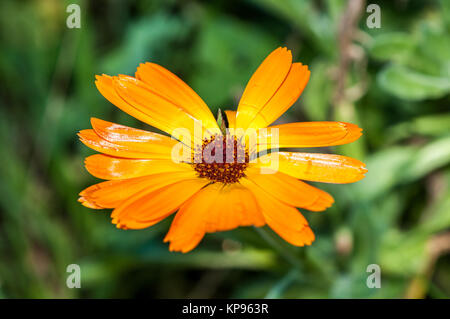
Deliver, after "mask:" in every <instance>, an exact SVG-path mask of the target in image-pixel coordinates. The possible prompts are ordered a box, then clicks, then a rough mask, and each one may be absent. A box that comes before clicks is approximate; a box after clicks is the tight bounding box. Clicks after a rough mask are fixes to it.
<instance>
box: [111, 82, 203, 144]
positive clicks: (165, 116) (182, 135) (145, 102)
mask: <svg viewBox="0 0 450 319" xmlns="http://www.w3.org/2000/svg"><path fill="white" fill-rule="evenodd" d="M113 85H114V89H115V90H116V92H117V93H118V95H119V96H120V97H121V98H122V99H123V100H124V101H126V102H127V103H128V104H129V105H131V106H132V107H133V108H135V109H137V110H139V111H140V112H142V113H144V114H146V115H147V116H148V117H149V118H151V121H150V122H148V124H150V125H152V126H154V127H157V128H159V129H160V130H163V131H165V132H167V133H168V134H172V135H173V136H174V137H176V138H177V139H182V140H183V141H188V140H192V137H196V138H197V139H198V138H199V139H200V140H201V134H202V132H203V130H204V127H203V126H202V122H201V121H200V120H199V119H198V118H195V117H193V116H192V115H190V114H188V113H186V112H185V110H184V109H182V108H181V107H178V106H177V105H175V104H173V103H172V102H171V101H169V100H167V99H165V98H164V97H162V96H160V95H158V94H156V93H155V92H153V91H152V90H151V88H150V87H149V86H148V85H147V84H145V83H144V82H143V81H140V80H138V79H136V78H134V77H131V76H125V75H120V76H118V77H115V78H114V80H113ZM180 129H181V130H182V131H179V130H180ZM185 131H186V132H185Z"/></svg>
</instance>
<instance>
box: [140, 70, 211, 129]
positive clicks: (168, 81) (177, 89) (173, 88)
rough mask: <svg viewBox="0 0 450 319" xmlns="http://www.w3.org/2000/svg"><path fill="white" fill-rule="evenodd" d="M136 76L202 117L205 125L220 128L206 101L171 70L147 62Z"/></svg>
mask: <svg viewBox="0 0 450 319" xmlns="http://www.w3.org/2000/svg"><path fill="white" fill-rule="evenodd" d="M136 78H138V79H139V80H142V81H143V82H145V83H146V84H147V85H148V89H149V90H150V91H151V92H153V93H155V94H158V95H160V96H161V97H163V98H165V99H166V100H168V101H170V102H171V103H172V104H173V105H176V106H177V107H179V108H181V109H183V110H184V111H185V112H187V113H188V114H190V115H192V116H193V117H196V118H198V119H200V120H201V121H202V124H203V126H204V127H206V128H208V129H212V130H214V129H215V130H216V131H218V130H219V127H218V126H217V122H216V120H215V119H214V116H213V114H212V113H211V111H210V110H209V108H208V106H207V105H206V104H205V102H203V100H202V99H201V98H200V97H199V96H198V95H197V93H195V92H194V90H192V89H191V88H190V87H189V86H188V85H187V84H186V83H185V82H183V81H182V80H181V79H180V78H179V77H177V76H176V75H175V74H173V73H172V72H170V71H169V70H167V69H165V68H163V67H162V66H160V65H158V64H155V63H148V62H147V63H144V64H141V65H140V66H139V67H138V69H137V71H136Z"/></svg>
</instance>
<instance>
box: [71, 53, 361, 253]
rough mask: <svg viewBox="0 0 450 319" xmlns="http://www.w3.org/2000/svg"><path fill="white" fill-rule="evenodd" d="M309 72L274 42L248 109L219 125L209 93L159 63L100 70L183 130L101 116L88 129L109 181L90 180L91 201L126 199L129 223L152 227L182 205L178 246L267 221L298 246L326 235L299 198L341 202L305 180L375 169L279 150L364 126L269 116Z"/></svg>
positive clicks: (173, 246)
mask: <svg viewBox="0 0 450 319" xmlns="http://www.w3.org/2000/svg"><path fill="white" fill-rule="evenodd" d="M309 75H310V72H309V70H308V67H307V66H305V65H303V64H301V63H292V55H291V52H290V51H289V50H287V49H286V48H278V49H276V50H275V51H273V52H272V53H271V54H270V55H269V56H268V57H267V58H266V59H265V60H264V61H263V63H262V64H261V65H260V66H259V68H258V69H257V70H256V72H255V73H254V74H253V76H252V77H251V79H250V81H249V82H248V84H247V87H246V88H245V91H244V93H243V95H242V97H241V100H240V102H239V105H238V107H237V111H225V113H226V118H227V121H226V122H227V123H228V130H226V131H225V129H224V127H223V122H224V119H222V120H221V121H220V122H221V125H220V126H219V125H218V124H217V121H216V120H215V118H214V116H213V115H212V113H211V112H210V110H209V108H208V107H207V105H206V104H205V102H203V100H202V99H201V98H200V97H199V96H198V95H197V94H196V93H195V92H194V91H193V90H192V89H191V88H190V87H189V86H188V85H187V84H185V83H184V82H183V81H182V80H180V79H179V78H178V77H177V76H175V75H174V74H173V73H171V72H170V71H168V70H166V69H165V68H163V67H161V66H159V65H157V64H154V63H145V64H141V65H140V66H139V67H138V69H137V71H136V74H135V77H131V76H126V75H119V76H108V75H102V76H97V80H96V85H97V88H98V90H99V91H100V93H101V94H102V95H103V96H104V97H105V98H106V99H107V100H109V101H110V102H111V103H113V104H114V105H116V106H117V107H119V108H120V109H121V110H123V111H124V112H126V113H128V114H129V115H131V116H133V117H135V118H137V119H139V120H141V121H142V122H145V123H147V124H149V125H151V126H153V127H155V128H158V129H160V130H162V131H164V132H167V133H168V134H171V135H172V138H171V137H169V136H165V135H162V134H158V133H154V132H148V131H144V130H139V129H135V128H131V127H127V126H123V125H119V124H114V123H110V122H106V121H103V120H100V119H96V118H92V119H91V123H92V128H93V129H88V130H82V131H81V132H79V136H80V139H81V141H82V142H83V143H84V144H85V145H87V146H88V147H90V148H92V149H94V150H96V151H98V152H101V153H102V154H96V155H92V156H89V157H87V158H86V161H85V164H86V168H87V170H88V171H89V172H90V173H91V174H92V175H94V176H95V177H98V178H101V179H105V180H107V181H105V182H102V183H99V184H96V185H93V186H91V187H89V188H87V189H85V190H83V191H82V192H81V193H80V198H79V201H80V202H81V203H82V204H83V205H84V206H86V207H89V208H94V209H104V208H112V209H114V210H113V212H112V214H111V217H112V222H113V223H114V224H116V225H117V227H118V228H122V229H142V228H147V227H150V226H152V225H155V224H156V223H158V222H160V221H161V220H163V219H165V218H166V217H169V216H170V215H172V214H173V213H175V212H176V215H175V217H174V219H173V221H172V225H171V227H170V230H169V232H168V234H167V235H166V237H165V239H164V241H165V242H167V241H168V242H170V246H169V249H170V250H171V251H182V252H187V251H190V250H192V249H193V248H195V247H196V246H197V245H198V243H199V242H200V241H201V239H202V238H203V237H204V235H205V233H211V232H217V231H225V230H231V229H234V228H236V227H238V226H251V225H252V226H256V227H261V226H263V225H266V224H267V225H268V226H269V227H270V228H272V229H273V230H274V231H275V232H276V233H277V234H278V235H279V236H280V237H282V238H283V239H285V240H286V241H287V242H289V243H291V244H293V245H296V246H303V245H310V244H311V242H312V241H313V240H314V234H313V232H312V231H311V229H310V227H309V226H308V222H307V221H306V219H305V218H304V217H303V215H302V214H301V213H300V212H299V210H298V209H297V208H304V209H307V210H310V211H323V210H325V209H326V208H328V207H330V206H331V205H332V204H333V202H334V200H333V198H332V197H331V196H330V195H329V194H328V193H326V192H324V191H322V190H320V189H318V188H316V187H313V186H311V185H309V184H307V183H305V182H303V181H301V180H306V181H315V182H325V183H352V182H356V181H358V180H360V179H362V178H363V177H364V173H365V172H366V171H367V170H366V169H365V168H364V164H363V163H362V162H360V161H358V160H356V159H353V158H349V157H345V156H340V155H331V154H317V153H300V152H288V151H286V152H284V151H279V149H282V148H304V147H324V146H332V145H341V144H346V143H350V142H353V141H355V140H356V139H358V138H359V137H360V136H361V129H360V128H359V127H358V126H356V125H354V124H349V123H344V122H302V123H289V124H281V125H275V126H269V125H270V124H272V123H273V122H274V121H275V120H276V119H278V118H279V117H280V116H281V115H282V114H283V113H284V112H285V111H286V110H287V109H288V108H289V107H290V106H291V105H292V104H293V103H294V102H295V101H296V100H297V99H298V98H299V96H300V94H301V93H302V91H303V89H304V88H305V86H306V84H307V82H308V79H309ZM249 132H252V133H251V134H250V133H249ZM173 137H175V138H173ZM253 137H255V138H253ZM186 149H187V150H188V151H187V152H186ZM180 154H181V155H180ZM230 154H231V155H230ZM218 155H220V156H218ZM224 157H225V160H224Z"/></svg>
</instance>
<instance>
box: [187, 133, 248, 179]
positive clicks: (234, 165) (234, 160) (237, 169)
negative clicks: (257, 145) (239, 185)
mask: <svg viewBox="0 0 450 319" xmlns="http://www.w3.org/2000/svg"><path fill="white" fill-rule="evenodd" d="M192 158H193V162H194V169H195V170H196V171H197V173H198V176H199V177H204V178H207V179H209V180H210V181H212V182H221V183H224V184H232V183H236V182H238V181H239V179H240V178H242V177H244V176H245V169H246V168H247V166H248V163H249V153H248V150H247V149H246V147H245V143H242V142H241V140H240V139H238V138H236V136H234V135H226V136H223V135H214V136H212V137H210V138H207V139H204V140H203V142H202V145H201V146H200V145H198V146H197V147H195V149H194V152H193V154H192Z"/></svg>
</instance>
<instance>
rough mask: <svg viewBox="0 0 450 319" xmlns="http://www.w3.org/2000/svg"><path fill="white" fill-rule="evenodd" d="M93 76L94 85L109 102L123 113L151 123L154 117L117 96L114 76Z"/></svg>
mask: <svg viewBox="0 0 450 319" xmlns="http://www.w3.org/2000/svg"><path fill="white" fill-rule="evenodd" d="M95 78H96V81H95V85H96V86H97V89H98V90H99V92H100V93H101V94H102V95H103V96H104V97H105V98H106V99H107V100H108V101H109V102H111V103H112V104H114V105H115V106H117V107H118V108H119V109H121V110H122V111H124V112H125V113H127V114H129V115H131V116H132V117H134V118H136V119H138V120H140V121H142V122H144V123H147V124H150V125H152V123H153V122H154V119H153V118H152V117H151V116H149V115H148V114H146V113H144V112H143V111H142V110H140V109H137V108H134V107H133V106H131V105H130V104H128V103H127V102H125V101H124V100H123V99H122V98H121V97H120V96H119V94H117V92H116V90H115V89H114V78H116V77H112V76H109V75H106V74H103V75H96V76H95Z"/></svg>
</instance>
